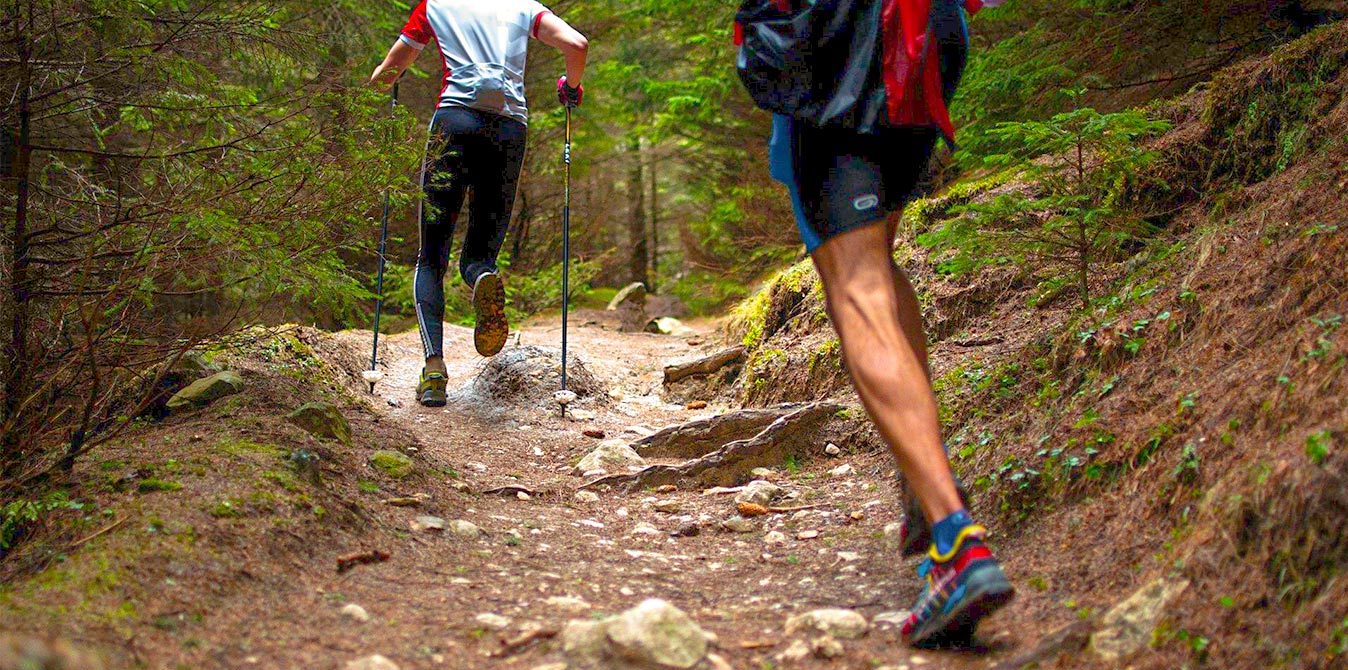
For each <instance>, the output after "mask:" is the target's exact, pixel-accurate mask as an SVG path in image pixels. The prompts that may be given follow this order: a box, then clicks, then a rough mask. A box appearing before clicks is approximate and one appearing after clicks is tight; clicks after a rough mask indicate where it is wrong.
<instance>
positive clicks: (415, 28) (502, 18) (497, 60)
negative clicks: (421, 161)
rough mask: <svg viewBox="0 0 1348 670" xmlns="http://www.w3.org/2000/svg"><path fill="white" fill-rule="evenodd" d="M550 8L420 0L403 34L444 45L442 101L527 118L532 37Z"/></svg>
mask: <svg viewBox="0 0 1348 670" xmlns="http://www.w3.org/2000/svg"><path fill="white" fill-rule="evenodd" d="M546 13H548V8H547V7H544V6H543V5H542V4H541V3H539V2H537V0H421V4H419V5H417V7H416V9H414V10H412V18H410V19H408V21H407V27H405V28H403V32H402V40H403V41H404V42H406V43H407V44H409V45H411V46H413V47H415V48H417V49H418V50H420V49H423V48H425V47H426V45H427V44H429V43H430V41H431V38H432V37H434V38H435V41H436V42H437V43H439V45H440V55H441V56H442V57H443V58H444V63H445V83H444V87H443V88H442V89H441V91H440V107H470V108H472V109H479V110H482V111H484V112H491V113H493V114H500V115H502V116H508V117H510V118H513V119H516V120H518V121H519V122H520V123H528V120H529V108H528V105H526V104H525V100H524V61H525V56H526V54H527V52H528V50H529V38H530V37H531V36H532V37H538V22H539V21H540V20H542V18H543V15H544V14H546Z"/></svg>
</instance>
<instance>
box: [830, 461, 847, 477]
mask: <svg viewBox="0 0 1348 670" xmlns="http://www.w3.org/2000/svg"><path fill="white" fill-rule="evenodd" d="M852 472H853V470H852V464H850V463H843V464H842V465H839V466H838V467H836V468H833V469H832V470H829V471H828V476H830V477H846V476H847V475H850V474H852Z"/></svg>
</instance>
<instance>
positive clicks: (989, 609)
mask: <svg viewBox="0 0 1348 670" xmlns="http://www.w3.org/2000/svg"><path fill="white" fill-rule="evenodd" d="M987 533H988V531H987V529H986V528H984V527H982V526H979V525H976V524H975V525H970V526H967V527H966V528H965V529H964V530H962V531H960V534H959V537H958V538H957V539H956V540H955V547H954V548H953V549H951V550H950V552H949V553H947V554H945V555H940V554H937V553H936V547H935V546H933V547H932V548H931V550H930V551H929V552H928V556H927V558H926V559H924V560H923V561H922V565H921V566H919V567H918V570H917V573H918V575H920V576H922V577H925V578H926V580H927V583H926V585H925V586H924V587H923V588H922V593H921V594H920V595H919V596H918V597H917V604H916V605H914V606H913V611H912V613H911V614H910V615H909V616H908V621H906V622H905V623H904V624H903V630H902V633H903V640H904V642H907V643H908V644H911V645H914V646H936V645H957V644H958V645H967V644H969V643H970V642H972V641H973V636H974V629H976V628H977V627H978V622H979V621H980V620H982V619H983V617H985V616H987V615H989V614H992V613H993V612H995V611H997V610H998V609H1000V608H1001V607H1002V606H1003V605H1005V604H1006V603H1008V602H1010V601H1011V598H1012V597H1013V596H1015V594H1016V591H1015V589H1013V588H1012V587H1011V582H1009V581H1007V579H1006V575H1004V574H1002V568H1001V566H999V565H997V560H996V559H994V558H993V557H992V552H991V551H989V550H988V547H987V545H986V544H984V543H983V539H984V538H985V537H986V536H987Z"/></svg>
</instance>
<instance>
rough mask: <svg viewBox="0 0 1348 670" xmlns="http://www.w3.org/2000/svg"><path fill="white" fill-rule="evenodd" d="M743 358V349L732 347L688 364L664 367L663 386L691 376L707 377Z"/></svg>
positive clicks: (741, 347)
mask: <svg viewBox="0 0 1348 670" xmlns="http://www.w3.org/2000/svg"><path fill="white" fill-rule="evenodd" d="M743 358H744V347H743V346H734V347H730V348H728V349H722V350H720V351H718V352H716V353H714V354H712V355H710V356H707V357H705V358H699V359H697V360H695V361H692V362H690V363H677V364H673V365H666V366H665V384H667V385H668V384H673V383H675V382H677V381H679V380H681V379H685V378H687V377H692V376H693V375H709V374H711V373H713V372H716V371H717V370H720V369H721V368H723V367H725V366H727V365H730V364H731V363H735V362H737V361H739V360H741V359H743Z"/></svg>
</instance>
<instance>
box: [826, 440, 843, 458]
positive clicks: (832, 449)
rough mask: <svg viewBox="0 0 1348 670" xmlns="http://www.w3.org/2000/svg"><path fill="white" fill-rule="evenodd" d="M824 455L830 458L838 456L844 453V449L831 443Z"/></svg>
mask: <svg viewBox="0 0 1348 670" xmlns="http://www.w3.org/2000/svg"><path fill="white" fill-rule="evenodd" d="M824 453H826V454H828V455H829V456H837V455H838V454H841V453H842V449H839V448H838V445H836V444H834V443H832V442H829V443H828V444H827V445H825V446H824Z"/></svg>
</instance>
